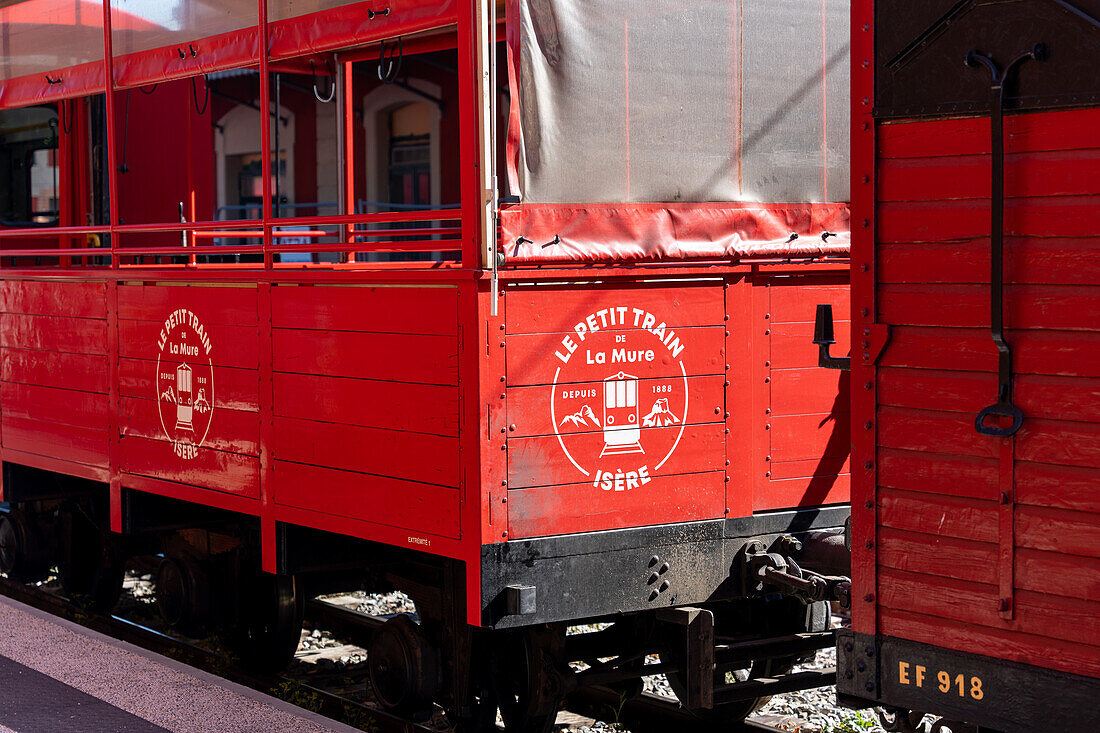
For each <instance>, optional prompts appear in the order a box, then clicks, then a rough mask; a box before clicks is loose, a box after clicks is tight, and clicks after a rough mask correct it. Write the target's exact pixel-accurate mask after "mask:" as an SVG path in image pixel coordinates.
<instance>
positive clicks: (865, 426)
mask: <svg viewBox="0 0 1100 733" xmlns="http://www.w3.org/2000/svg"><path fill="white" fill-rule="evenodd" d="M874 426H875V424H874V423H873V422H871V421H870V420H868V421H867V422H865V423H863V429H864V430H870V429H871V428H873V427H874Z"/></svg>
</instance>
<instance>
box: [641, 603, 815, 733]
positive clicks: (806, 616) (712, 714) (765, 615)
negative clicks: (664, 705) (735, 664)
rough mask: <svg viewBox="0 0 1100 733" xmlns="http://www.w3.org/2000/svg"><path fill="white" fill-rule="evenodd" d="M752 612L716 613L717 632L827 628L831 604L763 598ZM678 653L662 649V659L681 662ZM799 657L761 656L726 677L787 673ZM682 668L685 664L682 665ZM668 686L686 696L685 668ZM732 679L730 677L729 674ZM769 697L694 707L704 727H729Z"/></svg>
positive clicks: (768, 633)
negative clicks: (746, 614)
mask: <svg viewBox="0 0 1100 733" xmlns="http://www.w3.org/2000/svg"><path fill="white" fill-rule="evenodd" d="M750 603H752V606H750V613H749V614H748V616H747V624H746V617H743V616H741V615H740V614H736V615H732V614H722V613H717V614H716V615H715V634H716V635H717V636H724V637H735V638H739V639H742V640H747V639H751V638H756V639H765V638H769V637H775V636H783V635H787V634H797V633H804V632H808V631H824V630H825V629H826V628H828V620H829V604H828V603H826V602H821V603H814V604H810V605H806V604H804V603H802V602H801V601H799V600H797V599H793V598H778V599H763V600H759V601H752V602H750ZM678 657H679V655H678V654H676V653H675V652H673V653H662V654H661V661H662V662H664V661H671V662H673V663H676V662H678V661H679V660H678ZM798 661H799V660H798V659H797V658H782V659H758V660H754V661H753V662H751V663H750V664H748V665H746V666H745V667H743V668H741V669H735V670H733V671H731V672H728V673H727V681H730V682H733V681H736V682H745V681H746V680H750V679H757V678H760V677H771V676H774V675H781V674H786V673H787V672H790V671H791V668H793V667H794V665H795V664H797V663H798ZM681 669H682V668H681ZM667 677H668V683H669V686H670V687H671V688H672V691H673V692H674V693H676V697H677V698H679V699H680V700H681V701H684V700H686V699H687V689H686V686H685V685H684V682H683V679H684V675H683V674H682V672H680V673H677V672H671V673H669V674H668V675H667ZM730 677H732V678H733V679H732V680H730V679H729V678H730ZM770 699H771V698H770V697H758V698H753V699H749V700H740V701H737V702H730V703H725V704H716V705H715V706H714V707H713V708H710V709H705V710H692V711H690V712H691V713H692V714H693V715H695V716H697V717H698V718H699V720H700V723H701V728H700V729H701V730H714V731H718V730H726V729H728V727H729V726H730V725H732V724H735V723H738V722H740V721H742V720H744V719H745V718H747V717H748V716H749V715H751V714H752V713H753V712H754V711H755V710H757V709H758V708H760V707H762V706H763V705H764V704H765V703H767V701H768V700H770Z"/></svg>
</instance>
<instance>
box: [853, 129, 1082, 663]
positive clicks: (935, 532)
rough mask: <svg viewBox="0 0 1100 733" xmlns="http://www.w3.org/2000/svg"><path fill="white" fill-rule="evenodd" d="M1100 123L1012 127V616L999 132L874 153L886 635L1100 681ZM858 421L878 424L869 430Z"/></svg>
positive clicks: (943, 135)
mask: <svg viewBox="0 0 1100 733" xmlns="http://www.w3.org/2000/svg"><path fill="white" fill-rule="evenodd" d="M1097 124H1100V110H1084V111H1066V112H1050V113H1042V114H1025V115H1017V116H1011V117H1009V118H1007V119H1006V158H1005V175H1006V185H1005V194H1006V202H1005V258H1006V259H1005V282H1006V287H1005V319H1006V325H1007V328H1008V331H1007V339H1008V341H1009V343H1010V344H1011V346H1012V349H1013V354H1014V372H1015V374H1016V378H1015V391H1014V396H1015V402H1016V404H1017V405H1018V406H1019V407H1020V409H1021V410H1022V411H1023V413H1024V415H1025V420H1024V423H1023V427H1022V428H1021V430H1020V431H1019V433H1017V435H1016V436H1015V438H1014V443H1015V447H1014V450H1015V454H1014V455H1015V463H1014V496H1015V499H1014V501H1015V505H1014V508H1013V510H1012V511H1013V526H1014V537H1015V549H1014V557H1013V560H1012V562H1013V567H1014V573H1015V574H1014V578H1015V586H1014V587H1015V593H1014V599H1015V602H1014V608H1013V610H1012V613H1011V614H1005V613H1003V612H1001V611H999V610H998V601H999V599H1000V598H1001V593H1000V589H999V588H998V577H999V576H998V563H999V562H1001V559H1000V554H999V553H1000V549H999V541H1000V536H1001V535H1000V532H1001V529H1000V525H999V516H1000V514H1001V512H1002V511H1003V509H1002V503H1001V492H1002V491H1004V490H1005V486H1004V485H1003V484H1002V483H1001V468H1000V456H1001V441H1000V439H996V438H992V437H988V436H983V435H979V434H978V433H977V432H976V431H975V429H974V417H975V415H976V413H977V412H978V410H980V409H981V408H983V407H985V406H986V405H988V404H990V403H992V402H994V401H995V396H996V386H997V377H996V369H997V352H996V349H995V348H994V345H993V343H992V340H991V339H990V336H989V332H988V327H989V211H990V200H989V195H990V194H989V192H990V160H991V156H990V153H989V145H990V143H989V120H988V118H984V119H983V118H973V119H951V120H938V121H929V122H908V123H898V124H885V125H881V126H880V128H879V135H878V142H877V180H876V189H877V198H878V202H877V207H876V277H877V283H876V293H877V309H878V313H877V320H878V321H879V322H880V323H885V324H889V326H890V341H889V345H888V346H887V348H886V350H885V351H884V353H883V354H882V357H881V359H880V361H879V363H878V369H877V375H876V381H877V393H876V394H877V400H878V407H877V411H876V413H877V414H876V415H875V418H876V422H877V431H878V438H877V492H878V493H877V495H878V525H879V526H878V537H877V566H878V570H877V574H878V597H877V601H876V603H877V609H878V624H879V630H880V632H881V633H884V634H887V635H891V636H897V637H900V638H904V639H910V640H913V641H918V642H924V643H929V644H935V645H938V646H946V647H948V648H952V649H957V650H960V651H969V652H972V653H979V654H986V655H992V656H996V657H1000V658H1003V659H1010V660H1013V661H1017V662H1022V663H1026V664H1032V665H1040V666H1046V667H1049V668H1051V669H1057V670H1062V671H1066V672H1072V673H1076V674H1087V675H1092V676H1098V675H1100V621H1098V619H1100V600H1097V599H1098V597H1100V595H1098V590H1100V550H1098V549H1097V548H1098V547H1100V234H1098V232H1100V138H1097V136H1096V135H1095V130H1096V125H1097ZM860 419H862V418H860Z"/></svg>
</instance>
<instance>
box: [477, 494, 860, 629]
mask: <svg viewBox="0 0 1100 733" xmlns="http://www.w3.org/2000/svg"><path fill="white" fill-rule="evenodd" d="M848 515H849V508H848V506H846V505H845V506H836V507H815V508H811V509H802V510H795V511H780V512H769V513H766V514H757V515H754V516H752V517H742V518H737V519H724V520H723V519H719V520H713V521H704V522H689V523H684V524H666V525H658V526H653V527H640V528H636V529H620V530H608V531H603V532H586V533H583V534H572V535H560V536H556V537H542V538H537V539H530V540H515V541H511V542H502V543H500V544H495V545H484V546H482V548H481V597H482V623H483V624H484V625H486V626H494V627H496V628H511V627H518V626H530V625H532V624H541V623H551V622H557V621H573V620H581V619H590V618H597V617H604V616H610V615H614V614H618V613H629V612H637V611H650V610H656V609H660V608H669V607H671V606H685V605H693V604H700V603H704V602H707V601H718V600H725V599H731V598H736V597H739V596H740V589H739V588H737V587H735V585H736V583H734V582H733V581H732V580H731V578H730V570H731V567H732V564H733V561H734V557H735V556H736V555H737V552H738V551H739V550H740V549H741V548H742V547H743V546H744V544H745V543H746V542H748V541H749V540H753V539H759V540H762V541H763V542H764V543H765V544H766V545H770V544H771V542H772V540H774V539H775V538H777V537H779V536H781V535H791V536H793V537H796V538H797V537H798V536H799V535H801V534H803V533H805V532H807V531H809V530H821V529H839V528H841V527H843V525H844V521H845V520H846V519H847V518H848ZM666 563H667V564H668V567H667V569H663V568H664V565H665V564H666ZM654 573H657V578H656V579H653V575H654Z"/></svg>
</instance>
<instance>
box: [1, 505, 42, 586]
mask: <svg viewBox="0 0 1100 733" xmlns="http://www.w3.org/2000/svg"><path fill="white" fill-rule="evenodd" d="M46 557H47V553H46V552H45V550H44V548H43V542H42V537H41V536H40V532H39V531H38V529H37V527H35V526H34V524H33V523H32V521H31V520H30V519H28V517H27V516H26V515H25V514H23V512H21V511H19V510H12V511H11V512H9V513H8V514H4V515H3V516H0V572H2V573H4V574H6V575H7V576H8V577H9V578H11V579H12V580H16V581H18V582H20V583H34V582H37V581H39V580H45V578H46V576H47V575H48V573H49V569H50V562H49V560H48V559H46Z"/></svg>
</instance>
